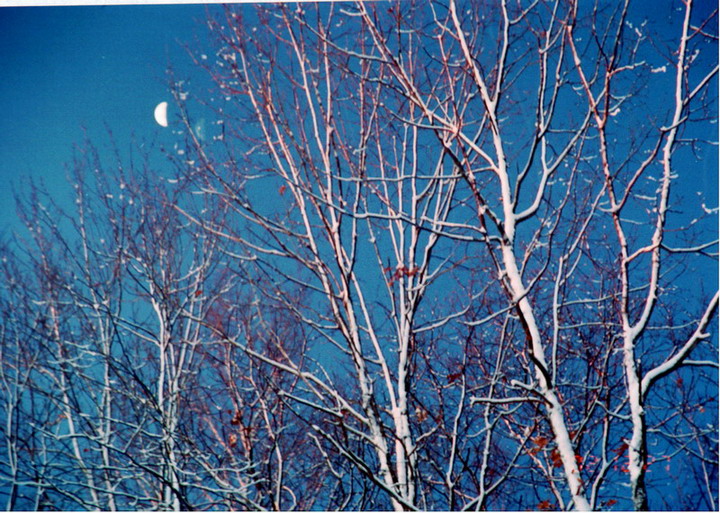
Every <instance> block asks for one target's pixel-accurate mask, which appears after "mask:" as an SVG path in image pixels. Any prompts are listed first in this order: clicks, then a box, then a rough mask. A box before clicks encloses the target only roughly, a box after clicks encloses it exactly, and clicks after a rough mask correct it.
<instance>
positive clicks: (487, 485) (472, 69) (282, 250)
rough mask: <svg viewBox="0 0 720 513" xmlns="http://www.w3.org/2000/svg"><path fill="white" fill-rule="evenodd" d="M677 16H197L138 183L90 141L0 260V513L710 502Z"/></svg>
mask: <svg viewBox="0 0 720 513" xmlns="http://www.w3.org/2000/svg"><path fill="white" fill-rule="evenodd" d="M680 7H681V9H679V10H678V9H675V7H672V6H670V4H668V5H667V6H664V7H661V8H658V10H657V11H656V12H652V13H645V12H640V11H639V10H638V8H637V7H636V6H634V5H633V4H632V3H630V2H625V3H618V4H606V5H601V4H597V5H589V4H588V5H585V4H580V3H575V2H560V1H557V2H540V1H536V2H527V3H521V2H507V1H502V0H499V1H498V2H493V3H487V2H458V1H455V0H451V1H450V2H448V3H447V4H443V3H427V2H398V3H392V4H378V3H367V4H365V3H362V2H358V3H355V4H332V3H330V4H318V5H311V4H300V5H292V6H291V5H278V6H258V7H253V8H251V7H249V6H242V7H225V8H223V9H221V10H218V11H212V12H211V17H210V20H209V26H210V31H211V35H212V36H213V38H214V41H215V47H214V50H213V51H211V50H210V49H208V48H199V49H193V50H192V51H191V55H192V56H193V57H194V58H195V59H196V64H197V65H198V66H199V67H201V68H203V69H204V70H205V71H206V72H207V73H208V74H209V75H208V76H209V77H210V78H211V79H212V80H213V81H214V83H215V84H216V86H217V87H216V89H215V90H214V91H212V92H211V93H210V94H206V93H205V92H204V91H201V90H196V89H193V88H192V87H190V85H189V83H188V82H187V81H182V80H179V79H178V78H176V77H173V76H171V82H172V90H173V93H174V94H175V98H176V103H177V105H178V107H179V110H180V113H181V115H180V122H181V123H180V124H181V129H179V130H177V129H176V131H175V132H174V135H175V136H178V137H179V139H178V141H177V144H176V146H175V147H174V148H173V149H172V150H171V149H170V148H167V149H164V151H166V157H167V159H166V160H165V161H164V162H162V167H161V168H160V170H157V169H156V168H155V165H156V164H153V165H151V164H150V162H151V161H152V162H153V163H154V162H156V159H155V156H153V157H152V158H151V157H150V155H152V152H156V150H157V148H150V149H149V150H147V151H148V152H150V153H147V154H143V155H141V157H140V159H139V160H138V159H137V158H136V159H134V160H133V159H130V160H128V159H123V158H121V157H120V155H118V154H115V155H113V156H112V157H111V158H112V161H113V165H112V167H111V168H109V167H108V166H107V165H104V163H103V161H104V160H105V158H104V157H103V158H101V152H98V151H97V150H95V149H93V147H92V145H87V146H85V147H84V149H82V150H80V151H79V153H78V158H77V161H76V162H75V165H74V168H73V173H72V174H71V180H72V183H73V184H74V185H75V201H76V203H75V205H76V210H75V212H73V213H72V215H67V214H65V213H63V210H62V209H61V208H59V207H58V206H57V205H54V204H53V202H52V201H50V199H49V198H48V197H47V196H43V194H42V192H41V188H34V189H32V192H31V194H30V195H29V196H27V197H26V198H25V199H24V201H23V203H22V204H23V207H22V209H21V210H22V212H23V216H24V219H25V222H26V225H27V227H28V235H26V237H25V238H24V239H22V240H21V241H19V243H18V244H8V245H7V246H6V247H4V248H3V250H2V252H3V256H4V260H3V262H2V272H3V273H4V275H5V276H6V280H5V283H4V285H3V289H2V293H1V294H0V301H2V302H3V305H7V307H5V306H4V308H3V324H2V330H1V331H0V337H1V340H2V364H1V365H0V367H1V370H0V383H1V385H2V387H3V399H2V411H3V427H2V433H3V437H4V439H3V442H4V443H3V446H2V452H1V454H3V455H7V458H5V459H6V460H7V461H8V463H7V464H2V465H3V466H1V467H0V469H1V472H2V473H1V474H0V479H2V482H3V483H7V486H6V487H5V488H4V489H7V492H3V500H4V502H5V503H6V505H7V507H8V509H13V508H29V507H35V508H36V509H39V508H41V507H57V508H67V507H73V508H88V509H90V508H92V509H108V510H115V509H128V508H143V509H174V510H179V509H210V508H225V509H253V510H290V509H301V510H306V509H333V510H335V509H337V510H340V509H355V510H363V509H391V508H392V509H394V510H397V511H400V510H420V509H427V510H435V509H437V510H471V509H473V510H480V509H516V510H519V509H540V510H551V509H572V508H574V509H582V510H589V509H612V508H613V506H615V505H617V506H618V507H622V508H630V507H634V508H635V509H638V510H643V509H648V508H650V507H659V508H660V507H685V508H688V509H703V508H715V507H716V506H717V504H718V497H717V496H718V489H717V475H718V474H717V473H718V442H717V426H718V424H717V421H718V419H717V411H716V410H717V408H716V407H715V406H716V400H717V399H716V396H717V386H718V382H717V375H716V374H717V372H716V369H717V367H718V364H717V337H716V335H714V334H713V330H714V329H715V328H716V323H715V317H716V314H717V302H718V294H717V291H716V288H717V287H716V285H715V281H716V280H714V278H716V277H717V276H716V259H717V238H716V232H717V219H716V216H717V207H716V203H715V201H716V199H715V198H713V197H712V195H709V194H707V191H705V190H703V187H702V186H701V185H700V183H699V182H700V181H701V180H700V179H699V178H697V177H696V175H694V174H693V173H696V174H697V173H699V172H701V171H702V170H705V171H706V170H707V169H709V168H712V167H713V166H714V165H716V163H717V160H716V155H715V156H713V155H714V154H713V153H712V152H711V148H712V146H713V145H714V144H716V140H715V138H714V135H713V133H711V131H709V130H708V127H710V126H712V124H713V123H714V122H715V121H716V116H715V115H714V112H715V109H716V108H717V98H716V95H714V93H713V91H714V90H713V87H715V88H716V87H717V70H718V64H717V54H716V51H715V50H713V45H715V44H716V42H717V11H711V10H710V9H708V7H707V6H706V5H693V2H692V1H686V2H684V3H683V5H682V6H680ZM663 9H667V10H666V11H665V10H663ZM208 55H211V56H212V57H208ZM200 117H204V118H206V119H208V118H211V117H213V118H214V121H213V122H212V123H210V124H209V125H208V126H209V128H206V127H203V125H202V123H199V122H198V121H197V120H198V119H199V118H200ZM176 126H177V125H176ZM182 138H184V140H182ZM123 162H125V163H123ZM704 162H710V163H711V164H710V165H708V164H705V167H703V165H704ZM713 173H714V170H713ZM714 183H715V182H713V181H711V180H708V188H712V187H715V185H712V184H714ZM697 276H710V277H712V278H713V279H711V280H710V281H711V282H712V283H711V284H710V285H709V286H707V285H706V284H705V283H704V282H702V280H699V279H697V278H696V277H697ZM713 280H714V281H713ZM19 283H22V284H23V285H22V286H19ZM10 305H12V307H11V306H10ZM680 469H682V472H683V473H684V474H685V475H687V476H688V479H687V480H686V481H687V484H686V485H685V487H686V489H685V490H683V491H681V492H682V493H678V494H677V499H675V502H672V503H670V502H665V501H666V500H669V499H668V498H667V497H665V495H666V494H665V493H664V492H663V490H664V489H667V487H668V486H671V485H673V481H674V480H673V475H675V474H677V472H678V471H680ZM686 495H687V496H686Z"/></svg>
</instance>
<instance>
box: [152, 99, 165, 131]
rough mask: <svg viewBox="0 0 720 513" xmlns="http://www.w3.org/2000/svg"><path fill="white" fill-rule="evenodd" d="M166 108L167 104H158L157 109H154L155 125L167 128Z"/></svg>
mask: <svg viewBox="0 0 720 513" xmlns="http://www.w3.org/2000/svg"><path fill="white" fill-rule="evenodd" d="M167 108H168V103H167V102H160V103H158V105H157V107H155V121H157V124H158V125H160V126H162V127H166V126H168V119H167Z"/></svg>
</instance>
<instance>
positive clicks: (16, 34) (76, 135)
mask: <svg viewBox="0 0 720 513" xmlns="http://www.w3.org/2000/svg"><path fill="white" fill-rule="evenodd" d="M205 18H206V6H203V5H172V6H150V5H142V6H112V7H108V6H91V7H19V8H0V69H1V70H2V73H3V79H2V80H0V113H1V114H0V134H2V135H0V234H2V233H4V232H7V230H8V229H11V228H13V227H14V226H16V225H15V221H14V218H15V204H14V199H13V190H14V189H17V188H18V187H19V186H21V184H22V182H23V180H24V179H25V178H27V177H33V178H42V179H43V180H44V181H45V183H46V185H47V187H48V188H49V189H50V190H52V191H58V193H60V195H62V196H64V195H66V193H65V191H67V185H66V180H65V176H66V172H65V165H66V164H68V163H69V162H71V160H72V152H73V145H74V144H80V143H82V141H83V138H84V135H83V128H84V129H86V130H87V135H88V137H89V138H90V139H91V140H92V141H93V142H95V143H96V144H98V146H101V147H102V146H103V145H105V144H107V143H108V142H109V136H108V132H107V129H106V126H107V127H108V128H110V129H111V130H112V132H113V137H114V138H115V140H116V141H117V143H118V144H119V145H120V146H121V148H122V147H123V146H127V147H129V145H130V141H131V136H133V135H134V136H135V138H136V139H137V141H138V142H141V141H144V140H148V141H153V140H156V139H157V138H158V137H160V138H167V137H170V131H171V129H169V128H166V129H163V128H161V127H160V126H158V125H157V124H156V123H155V121H154V119H153V109H154V108H155V105H157V104H158V103H159V102H160V101H163V100H166V101H170V102H171V101H172V98H171V96H170V94H169V91H168V86H167V79H166V75H165V69H166V67H167V66H168V65H169V64H172V65H173V66H174V67H175V68H176V70H178V73H179V74H181V75H182V74H183V72H184V71H186V70H187V69H189V67H190V66H191V62H190V58H189V56H188V54H187V52H186V51H185V49H184V48H183V43H192V41H193V40H194V37H195V36H196V35H200V36H201V35H203V33H204V31H205V27H204V26H203V25H202V23H203V20H204V19H205Z"/></svg>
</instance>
